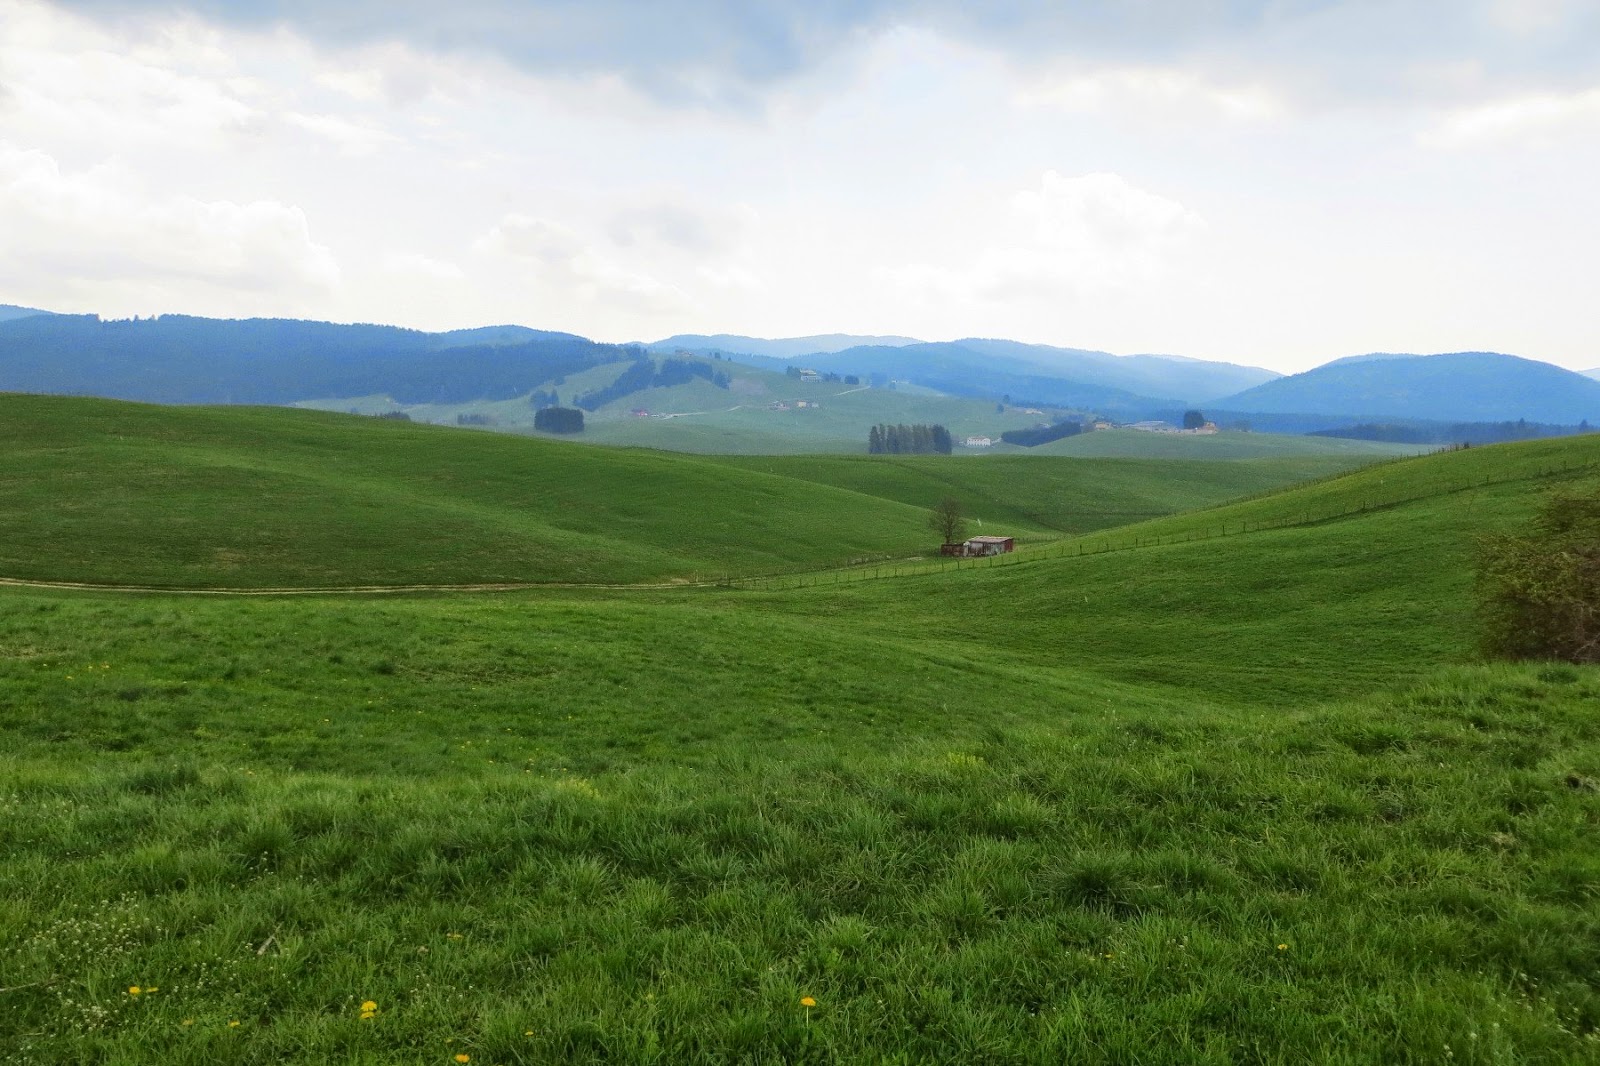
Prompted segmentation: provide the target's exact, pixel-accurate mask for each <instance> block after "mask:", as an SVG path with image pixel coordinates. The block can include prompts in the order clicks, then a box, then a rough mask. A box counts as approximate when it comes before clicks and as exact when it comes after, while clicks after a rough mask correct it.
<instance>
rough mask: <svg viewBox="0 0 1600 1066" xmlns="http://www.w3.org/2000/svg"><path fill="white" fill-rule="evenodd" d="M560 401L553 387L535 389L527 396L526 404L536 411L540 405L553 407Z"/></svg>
mask: <svg viewBox="0 0 1600 1066" xmlns="http://www.w3.org/2000/svg"><path fill="white" fill-rule="evenodd" d="M560 402H561V397H559V396H557V395H556V390H555V389H535V390H534V391H533V393H532V394H530V395H529V396H528V406H529V407H531V408H533V409H534V410H535V411H537V410H538V409H539V408H541V407H555V406H556V405H557V404H559V403H560Z"/></svg>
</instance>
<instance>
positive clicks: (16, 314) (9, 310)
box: [0, 304, 50, 322]
mask: <svg viewBox="0 0 1600 1066" xmlns="http://www.w3.org/2000/svg"><path fill="white" fill-rule="evenodd" d="M49 313H50V312H49V311H41V310H39V309H38V308H36V307H18V306H17V305H16V304H0V322H9V321H11V320H12V319H14V318H31V317H33V316H34V315H48V314H49Z"/></svg>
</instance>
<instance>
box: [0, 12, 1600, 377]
mask: <svg viewBox="0 0 1600 1066" xmlns="http://www.w3.org/2000/svg"><path fill="white" fill-rule="evenodd" d="M979 12H981V13H979ZM1597 175H1600V0H1125V2H1120V3H1078V4H1073V3H1069V2H1066V0H1053V2H1052V0H1010V2H1007V0H996V2H988V3H984V4H973V3H962V2H958V0H866V2H863V3H846V2H842V0H804V2H801V0H796V2H789V0H454V2H452V3H449V4H442V3H437V2H436V0H385V2H383V3H379V2H377V0H359V2H355V3H340V2H337V0H278V2H252V3H243V2H240V3H235V2H229V0H161V2H152V3H145V2H141V0H104V2H100V0H79V2H62V3H41V2H38V0H0V303H16V304H25V305H30V306H38V307H44V308H48V309H52V310H61V311H82V312H98V313H101V314H104V315H107V316H126V315H132V314H141V315H148V314H153V313H159V312H186V313H191V314H202V315H215V316H225V317H243V316H257V315H273V316H290V317H306V318H327V319H333V320H336V321H372V322H386V323H395V324H400V325H408V326H416V327H419V328H425V329H440V328H449V327H457V326H469V325H483V324H490V323H501V322H515V323H521V324H525V325H530V326H537V327H541V328H548V329H564V330H571V331H573V332H577V333H582V334H584V335H586V336H591V337H595V338H597V339H602V340H633V339H644V340H653V339H656V338H659V337H662V336H665V335H668V334H671V333H677V332H737V333H751V334H756V335H761V336H787V335H796V334H808V333H820V332H835V331H841V332H857V333H899V334H909V335H912V336H916V337H922V338H926V339H950V338H956V337H961V336H1000V337H1010V338H1015V339H1019V340H1027V341H1037V342H1044V343H1051V344H1060V345H1067V346H1074V347H1089V348H1103V349H1107V350H1110V351H1115V352H1119V353H1131V352H1164V353H1174V354H1182V355H1189V356H1195V357H1199V358H1208V359H1226V360H1230V361H1235V362H1245V363H1253V364H1256V365H1261V366H1269V367H1272V368H1275V369H1278V370H1284V371H1289V370H1298V369H1304V368H1306V367H1309V366H1312V365H1315V364H1317V363H1320V362H1324V361H1326V360H1328V359H1330V358H1334V357H1337V356H1342V355H1349V354H1353V353H1357V352H1367V351H1416V352H1436V351H1452V350H1462V349H1474V350H1484V349H1487V350H1496V351H1505V352H1511V353H1514V354H1518V355H1525V356H1529V357H1531V358H1537V359H1544V360H1547V361H1550V362H1554V363H1558V364H1560V365H1564V366H1568V367H1572V368H1575V369H1582V368H1588V367H1593V366H1597V365H1600V314H1597V313H1596V311H1595V304H1596V298H1595V289H1596V287H1597V281H1600V271H1597V270H1596V267H1595V262H1596V257H1597V252H1600V205H1597V203H1596V191H1597V189H1600V181H1597Z"/></svg>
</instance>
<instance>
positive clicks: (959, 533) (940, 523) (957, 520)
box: [928, 496, 967, 544]
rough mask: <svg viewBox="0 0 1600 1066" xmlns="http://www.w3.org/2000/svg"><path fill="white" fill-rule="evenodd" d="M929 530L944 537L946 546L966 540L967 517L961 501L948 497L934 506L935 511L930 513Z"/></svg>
mask: <svg viewBox="0 0 1600 1066" xmlns="http://www.w3.org/2000/svg"><path fill="white" fill-rule="evenodd" d="M928 528H929V529H931V530H933V531H934V532H935V533H937V534H939V536H941V537H943V538H944V543H946V544H955V543H957V542H958V541H961V540H963V539H965V537H966V535H967V516H966V513H965V512H964V511H963V510H962V508H961V501H960V500H958V499H956V498H955V497H954V496H946V497H945V498H944V499H942V500H940V501H939V502H938V503H936V504H934V505H933V510H931V511H929V512H928Z"/></svg>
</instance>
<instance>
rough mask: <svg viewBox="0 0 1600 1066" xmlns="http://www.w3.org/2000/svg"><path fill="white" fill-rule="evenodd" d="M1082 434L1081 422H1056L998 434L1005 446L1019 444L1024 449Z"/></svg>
mask: <svg viewBox="0 0 1600 1066" xmlns="http://www.w3.org/2000/svg"><path fill="white" fill-rule="evenodd" d="M1082 432H1083V424H1082V423H1081V422H1057V423H1055V424H1054V425H1050V426H1034V427H1033V428H1032V429H1008V430H1006V431H1005V432H1004V433H1002V434H1000V439H1001V440H1003V441H1005V442H1006V443H1007V444H1020V445H1022V446H1023V447H1024V448H1037V447H1038V446H1039V445H1041V444H1049V443H1050V442H1051V441H1053V440H1060V439H1061V438H1062V437H1076V436H1077V435H1078V434H1079V433H1082Z"/></svg>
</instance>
